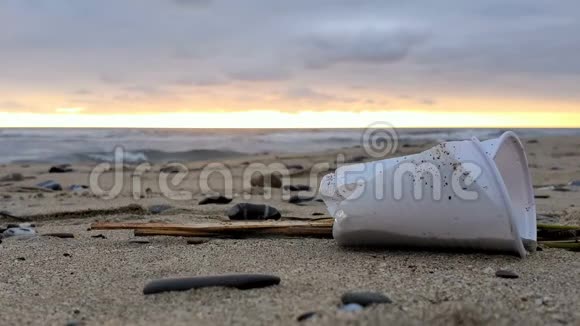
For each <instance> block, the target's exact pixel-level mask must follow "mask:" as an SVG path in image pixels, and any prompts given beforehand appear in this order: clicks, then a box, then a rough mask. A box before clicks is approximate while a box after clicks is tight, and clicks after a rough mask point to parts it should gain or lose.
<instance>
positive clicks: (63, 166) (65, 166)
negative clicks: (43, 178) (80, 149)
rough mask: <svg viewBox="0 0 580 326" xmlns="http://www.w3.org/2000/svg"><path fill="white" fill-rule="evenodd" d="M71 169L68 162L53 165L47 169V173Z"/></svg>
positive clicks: (64, 171)
mask: <svg viewBox="0 0 580 326" xmlns="http://www.w3.org/2000/svg"><path fill="white" fill-rule="evenodd" d="M72 171H73V169H72V167H71V166H70V164H61V165H55V166H53V167H51V168H50V170H48V173H67V172H72Z"/></svg>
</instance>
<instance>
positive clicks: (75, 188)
mask: <svg viewBox="0 0 580 326" xmlns="http://www.w3.org/2000/svg"><path fill="white" fill-rule="evenodd" d="M86 189H89V186H85V185H70V187H68V190H70V191H83V190H86Z"/></svg>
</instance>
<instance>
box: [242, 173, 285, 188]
mask: <svg viewBox="0 0 580 326" xmlns="http://www.w3.org/2000/svg"><path fill="white" fill-rule="evenodd" d="M268 180H269V181H268ZM250 184H251V185H252V187H271V188H282V178H281V175H280V173H266V174H265V175H264V174H262V173H255V174H254V175H253V176H252V178H251V179H250Z"/></svg>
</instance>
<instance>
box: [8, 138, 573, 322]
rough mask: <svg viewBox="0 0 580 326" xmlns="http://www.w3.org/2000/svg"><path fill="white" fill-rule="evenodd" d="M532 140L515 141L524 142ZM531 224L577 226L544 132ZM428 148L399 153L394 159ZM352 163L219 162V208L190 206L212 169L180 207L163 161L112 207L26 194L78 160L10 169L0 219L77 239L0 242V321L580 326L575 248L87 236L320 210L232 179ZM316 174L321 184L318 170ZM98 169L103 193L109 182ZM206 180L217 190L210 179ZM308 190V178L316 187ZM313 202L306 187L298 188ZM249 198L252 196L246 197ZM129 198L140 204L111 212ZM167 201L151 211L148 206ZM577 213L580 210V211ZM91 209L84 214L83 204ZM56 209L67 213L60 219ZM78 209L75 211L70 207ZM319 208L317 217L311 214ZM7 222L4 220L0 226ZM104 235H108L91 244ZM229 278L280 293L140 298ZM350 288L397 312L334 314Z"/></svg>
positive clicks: (560, 158)
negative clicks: (481, 249)
mask: <svg viewBox="0 0 580 326" xmlns="http://www.w3.org/2000/svg"><path fill="white" fill-rule="evenodd" d="M527 141H529V140H524V142H527ZM525 145H526V148H527V152H528V159H529V161H530V162H529V163H530V167H531V172H532V178H533V182H534V185H536V186H538V189H536V193H537V194H538V195H547V196H549V198H538V199H537V200H536V204H537V211H538V215H539V220H540V221H542V222H549V223H563V224H570V225H580V200H579V199H580V192H577V191H554V190H553V189H551V188H549V187H544V188H542V187H540V186H549V185H555V184H566V183H568V182H570V181H572V180H580V160H579V158H580V151H579V150H578V148H580V147H579V145H580V138H575V137H565V138H558V137H553V138H542V139H538V141H537V142H533V141H532V142H530V143H526V144H525ZM428 146H430V144H421V145H420V146H415V145H413V146H407V147H402V148H401V149H400V151H399V152H398V153H397V154H396V155H404V154H408V153H415V152H418V151H421V150H423V149H425V148H427V147H428ZM338 153H342V154H345V157H346V159H347V160H349V159H353V158H356V157H357V156H360V155H362V154H363V152H362V149H360V148H349V149H343V150H340V151H329V152H323V153H312V154H309V155H274V154H271V155H264V156H260V157H255V158H248V157H244V158H239V159H230V160H226V161H223V162H222V163H225V164H226V165H227V166H229V167H231V170H232V174H233V176H234V200H233V201H232V203H230V204H227V205H204V206H200V205H198V201H199V200H200V199H202V198H203V191H202V190H201V189H200V187H199V183H198V182H197V179H198V178H199V175H200V173H201V168H202V167H204V166H205V164H207V163H208V162H192V163H186V165H187V167H188V168H189V170H190V174H189V176H188V178H187V179H186V180H184V181H183V182H182V183H180V184H179V185H177V186H175V187H174V189H173V190H175V191H178V190H179V191H186V192H189V193H191V196H192V198H191V199H187V200H169V199H168V198H166V196H164V195H163V192H162V190H161V189H160V187H159V182H158V173H157V171H159V169H160V168H161V166H160V165H154V166H153V167H152V171H150V172H147V173H145V174H144V175H143V178H142V180H143V185H142V189H143V190H145V189H147V188H150V189H151V191H149V192H145V191H143V194H142V195H143V198H140V196H136V197H137V199H135V198H134V195H133V190H134V189H131V187H130V184H131V182H129V181H130V180H131V174H132V172H133V168H132V167H131V168H129V167H127V169H126V172H125V173H124V180H126V181H127V182H125V185H126V186H125V188H123V190H122V191H121V194H120V195H119V196H118V197H117V198H115V199H111V200H103V199H102V198H99V197H98V196H94V195H92V194H90V193H88V192H85V193H83V192H72V191H69V190H65V191H62V192H42V191H38V190H30V189H29V188H26V187H28V186H34V185H36V184H38V183H39V182H41V181H45V180H55V181H57V182H59V183H60V184H62V185H63V187H67V186H69V185H71V184H88V182H89V173H90V171H91V169H92V168H93V165H90V164H84V165H83V164H75V165H74V166H73V168H74V170H75V171H74V172H71V173H63V174H48V173H47V172H48V169H49V167H50V166H48V165H5V166H2V167H1V168H0V178H1V177H2V176H4V175H7V174H9V173H20V174H22V175H23V176H24V177H27V178H26V179H25V180H22V181H14V182H11V181H3V182H0V211H6V212H9V213H10V214H12V215H15V216H27V217H31V218H32V219H33V220H34V221H35V223H36V225H37V231H38V232H39V233H40V234H44V233H50V232H71V233H73V234H74V235H75V238H74V239H59V238H51V237H35V238H30V239H16V238H8V239H4V240H3V242H2V243H1V244H0V252H1V253H2V255H1V259H0V291H1V293H2V295H1V296H0V307H2V316H1V318H2V324H3V325H21V324H39V325H41V324H50V325H64V324H66V323H67V322H71V321H78V322H82V323H85V324H87V325H100V324H105V325H132V324H137V325H158V324H172V325H182V324H183V325H185V324H232V323H235V324H247V325H256V324H268V325H269V324H284V325H290V324H296V323H297V322H296V318H297V317H298V316H299V315H301V314H303V313H305V312H309V311H317V312H318V313H319V315H320V317H318V318H316V319H312V320H308V321H307V322H306V323H311V324H328V325H331V324H364V325H366V324H369V325H383V324H411V325H412V324H424V323H430V324H440V325H448V324H463V325H471V324H483V323H492V324H505V325H508V324H509V325H511V324H538V325H539V324H561V323H569V324H579V323H580V303H579V299H580V296H579V295H578V291H577V285H578V284H579V282H580V259H578V258H579V256H578V253H575V252H569V251H565V250H560V249H548V248H546V249H544V250H543V251H539V252H535V253H533V254H531V255H529V256H528V257H527V258H525V259H520V258H518V257H515V256H506V255H494V254H486V253H457V252H440V251H425V250H401V249H397V250H393V249H381V250H378V249H373V250H371V249H346V248H341V247H338V246H337V245H336V243H335V242H334V241H333V240H329V239H287V238H262V239H211V240H210V241H209V242H206V243H202V244H198V245H188V244H187V243H186V238H180V237H150V238H148V239H149V240H150V243H148V244H137V243H131V242H130V240H131V239H134V236H133V233H132V232H131V231H96V230H93V231H89V230H87V229H88V227H89V226H90V224H91V223H92V222H95V221H160V222H172V223H198V222H212V221H220V220H224V219H225V211H226V210H227V209H228V208H229V207H231V206H232V205H234V204H236V203H240V202H253V203H267V204H268V205H271V206H274V207H276V208H278V209H279V210H280V212H281V213H282V216H283V218H290V217H291V218H300V219H311V218H320V217H325V216H328V215H327V212H326V209H325V207H324V204H323V203H320V202H317V201H311V202H307V203H305V204H304V205H303V206H299V205H295V204H290V203H288V202H286V201H285V200H284V199H283V198H282V192H281V191H280V189H273V191H272V198H269V199H266V198H263V197H264V196H263V194H261V192H262V191H261V190H260V189H253V190H252V189H249V187H247V186H244V185H242V184H241V175H242V173H243V171H244V168H245V167H246V166H247V163H251V162H262V163H265V164H268V163H271V162H283V163H284V164H287V165H289V164H300V165H302V166H303V167H305V170H307V171H308V170H309V169H310V167H311V166H313V165H314V164H316V163H324V162H330V165H331V167H332V166H334V163H332V162H334V161H335V158H336V155H337V154H338ZM324 173H325V172H320V173H319V174H317V175H318V176H322V175H324ZM308 175H309V173H300V174H296V175H294V176H293V177H292V180H291V181H292V183H293V184H301V183H307V182H308ZM113 178H114V174H113V173H109V174H106V175H105V176H104V177H103V179H102V180H101V181H102V186H103V187H106V186H107V185H110V184H112V180H113ZM209 184H210V185H212V186H213V189H214V190H216V191H223V181H222V179H220V177H219V174H213V175H212V176H211V177H210V180H209ZM312 184H313V185H317V181H316V182H315V181H313V182H312ZM302 194H303V195H308V193H302ZM245 195H247V196H249V199H246V198H244V196H245ZM130 204H137V205H139V206H140V207H142V208H143V210H141V209H139V208H138V209H136V210H119V208H120V207H125V206H127V205H130ZM156 204H164V205H170V206H171V208H170V209H168V210H165V211H163V212H162V213H160V214H155V215H154V214H150V213H149V212H148V207H150V206H151V205H156ZM577 206H578V207H577ZM97 209H98V210H100V211H98V212H90V211H87V210H97ZM63 212H65V213H64V214H63ZM79 212H84V213H79ZM314 213H319V214H322V215H319V214H317V215H316V216H313V214H314ZM11 222H15V221H13V220H11V219H10V218H7V217H0V225H5V224H7V223H11ZM99 234H102V235H104V236H105V237H106V239H102V238H94V237H93V236H95V235H99ZM497 269H509V270H512V271H514V272H516V273H517V274H519V276H520V277H519V278H518V279H501V278H498V277H496V276H495V275H494V273H495V271H496V270H497ZM226 273H266V274H274V275H277V276H279V277H280V278H281V279H282V281H281V283H280V285H278V286H273V287H269V288H262V289H253V290H245V291H241V290H236V289H225V288H207V289H201V290H192V291H186V292H180V293H164V294H157V295H150V296H144V295H143V294H142V290H143V287H144V285H145V284H146V283H147V282H148V281H149V280H152V279H157V278H163V277H176V276H195V275H213V274H226ZM349 290H371V291H379V292H382V293H384V294H385V295H387V296H388V297H389V298H391V299H392V301H393V303H392V304H386V305H377V306H374V307H371V308H367V309H365V310H364V311H362V312H358V313H345V312H341V311H340V310H339V308H338V307H339V305H340V297H341V295H342V294H343V293H344V292H346V291H349Z"/></svg>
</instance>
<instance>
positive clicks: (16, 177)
mask: <svg viewBox="0 0 580 326" xmlns="http://www.w3.org/2000/svg"><path fill="white" fill-rule="evenodd" d="M22 180H24V176H23V175H22V174H20V173H11V174H7V175H5V176H3V177H2V178H0V181H1V182H16V181H22Z"/></svg>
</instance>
